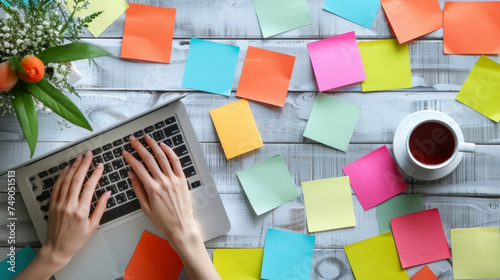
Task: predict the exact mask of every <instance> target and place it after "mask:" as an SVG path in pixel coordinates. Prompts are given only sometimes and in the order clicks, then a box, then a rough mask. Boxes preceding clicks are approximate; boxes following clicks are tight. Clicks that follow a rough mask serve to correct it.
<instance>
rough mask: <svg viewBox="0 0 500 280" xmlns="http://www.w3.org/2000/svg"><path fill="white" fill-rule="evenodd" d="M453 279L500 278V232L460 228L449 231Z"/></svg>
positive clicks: (496, 230) (494, 229) (487, 229)
mask: <svg viewBox="0 0 500 280" xmlns="http://www.w3.org/2000/svg"><path fill="white" fill-rule="evenodd" d="M450 232H451V251H452V252H453V259H452V260H453V279H493V278H495V279H499V278H500V266H499V265H498V264H499V263H500V231H499V228H498V227H495V228H460V229H452V230H451V231H450Z"/></svg>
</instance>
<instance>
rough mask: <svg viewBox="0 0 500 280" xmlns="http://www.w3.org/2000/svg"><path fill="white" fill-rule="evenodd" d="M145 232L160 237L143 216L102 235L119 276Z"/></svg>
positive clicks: (123, 271)
mask: <svg viewBox="0 0 500 280" xmlns="http://www.w3.org/2000/svg"><path fill="white" fill-rule="evenodd" d="M145 230H147V231H149V232H151V233H153V234H155V235H157V236H162V234H161V233H160V232H159V231H158V230H157V229H156V228H155V227H154V226H153V224H152V223H151V222H150V221H149V219H148V218H147V217H146V216H145V215H141V216H140V217H138V218H135V219H133V220H130V221H128V222H125V223H123V224H121V225H119V226H117V227H114V228H112V229H109V230H106V231H105V232H104V233H103V235H104V239H105V240H106V243H107V244H108V248H109V251H110V252H111V256H112V257H113V261H114V262H115V266H116V270H117V271H118V273H121V275H123V274H124V273H125V269H126V268H127V265H128V263H129V261H130V259H131V258H132V255H133V254H134V251H135V247H136V246H137V244H138V243H139V239H141V236H142V233H143V232H144V231H145Z"/></svg>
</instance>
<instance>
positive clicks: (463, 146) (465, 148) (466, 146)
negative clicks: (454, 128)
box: [458, 142, 476, 153]
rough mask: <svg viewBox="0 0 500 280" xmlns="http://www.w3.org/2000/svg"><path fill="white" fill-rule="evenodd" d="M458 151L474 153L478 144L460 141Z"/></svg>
mask: <svg viewBox="0 0 500 280" xmlns="http://www.w3.org/2000/svg"><path fill="white" fill-rule="evenodd" d="M458 151H459V152H464V153H473V152H475V151H476V144H474V143H465V142H460V143H458Z"/></svg>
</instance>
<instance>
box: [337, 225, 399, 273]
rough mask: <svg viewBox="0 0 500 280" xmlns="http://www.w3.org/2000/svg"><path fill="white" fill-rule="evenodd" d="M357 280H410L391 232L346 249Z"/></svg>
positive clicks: (348, 246)
mask: <svg viewBox="0 0 500 280" xmlns="http://www.w3.org/2000/svg"><path fill="white" fill-rule="evenodd" d="M344 250H345V253H346V255H347V259H348V260H349V263H350V264H351V268H352V272H353V273H354V276H355V277H356V280H387V279H391V280H409V278H408V274H407V273H406V270H405V269H403V268H402V267H401V263H400V262H399V257H398V251H397V250H396V244H395V243H394V238H393V237H392V234H391V233H390V232H386V233H383V234H381V235H377V236H375V237H372V238H368V239H365V240H363V241H359V242H357V243H354V244H351V245H347V246H345V247H344Z"/></svg>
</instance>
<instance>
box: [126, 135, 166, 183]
mask: <svg viewBox="0 0 500 280" xmlns="http://www.w3.org/2000/svg"><path fill="white" fill-rule="evenodd" d="M147 137H149V135H146V136H145V137H144V138H147ZM129 142H130V144H132V146H133V147H134V149H135V151H136V152H138V153H139V155H140V156H141V158H142V160H143V161H144V163H145V164H146V166H147V167H148V169H149V171H150V172H151V174H153V177H155V178H158V177H160V176H161V175H163V173H162V172H161V170H160V167H159V166H158V164H157V163H156V160H155V159H154V157H153V155H152V154H150V153H149V152H148V150H146V148H144V146H142V144H141V142H139V141H138V140H137V139H135V137H134V136H130V138H129ZM137 175H139V174H137Z"/></svg>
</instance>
